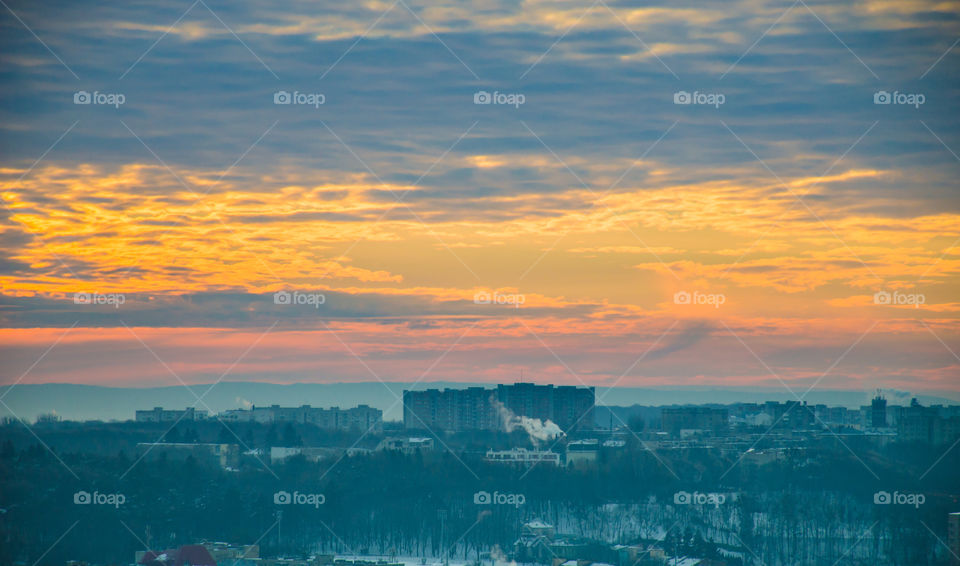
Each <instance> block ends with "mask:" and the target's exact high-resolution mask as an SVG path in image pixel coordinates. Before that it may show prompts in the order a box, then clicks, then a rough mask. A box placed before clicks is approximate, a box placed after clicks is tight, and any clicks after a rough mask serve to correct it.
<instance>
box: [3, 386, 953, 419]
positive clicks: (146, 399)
mask: <svg viewBox="0 0 960 566" xmlns="http://www.w3.org/2000/svg"><path fill="white" fill-rule="evenodd" d="M478 385H479V386H485V387H494V386H492V385H490V384H480V383H450V382H431V383H419V384H417V385H416V387H415V388H416V389H429V388H444V387H450V388H463V387H468V386H478ZM410 388H411V387H410V384H409V383H401V382H391V383H386V384H383V383H379V382H375V381H374V382H362V383H294V384H277V383H262V382H222V383H219V384H217V385H216V386H213V387H212V388H211V385H210V384H205V385H193V386H191V387H190V389H189V390H188V389H187V388H186V387H183V386H179V385H176V386H169V387H148V388H134V387H102V386H95V385H78V384H69V383H50V384H20V385H16V386H3V387H0V396H4V397H2V398H3V402H4V403H6V404H7V405H8V406H9V407H10V409H12V410H13V411H14V413H15V414H16V416H19V417H20V418H23V419H26V420H27V421H33V420H34V419H35V418H36V417H37V416H38V415H41V414H46V413H56V414H57V415H60V416H61V417H63V418H64V419H67V420H94V419H99V420H128V419H132V418H133V416H134V411H136V410H137V409H150V408H153V407H164V408H182V407H187V406H192V405H193V404H194V403H195V402H196V397H195V396H194V394H195V395H198V396H202V397H203V403H205V404H206V406H204V405H203V404H198V405H197V406H198V408H200V409H203V410H205V409H206V408H207V406H209V408H210V410H212V411H214V412H219V411H223V410H226V409H236V408H238V407H249V406H250V405H273V404H278V405H283V406H300V405H313V406H315V407H331V406H339V407H354V406H356V405H359V404H367V405H370V406H373V407H377V408H378V409H381V410H383V411H384V418H385V419H387V420H401V419H402V418H403V403H402V401H401V400H400V399H401V396H402V395H403V390H404V389H410ZM8 389H11V391H9V393H7V390H8ZM208 390H209V392H207V391H208ZM191 391H192V392H193V393H191ZM871 395H872V392H864V391H830V390H822V391H816V390H815V391H812V392H811V393H810V394H809V395H807V397H806V400H807V401H808V402H809V403H810V404H817V403H825V404H827V405H840V406H846V407H851V408H856V407H859V406H861V405H865V404H868V403H869V398H870V396H871ZM916 397H917V399H918V400H919V401H920V402H921V403H923V404H924V405H929V404H955V403H957V402H960V392H938V394H937V395H916ZM887 398H888V400H889V401H890V403H891V404H907V403H909V400H910V395H909V394H908V393H903V392H900V393H897V392H891V393H890V394H887ZM791 399H793V397H792V396H791V395H790V393H789V392H787V391H786V390H784V389H782V388H781V389H779V390H777V389H770V390H757V389H744V388H655V389H653V388H639V387H618V388H613V389H612V390H608V388H602V387H598V388H597V400H598V404H599V405H611V406H619V407H630V406H632V405H643V406H648V407H649V406H659V405H675V404H676V405H682V404H691V405H698V404H729V403H737V402H760V401H787V400H791ZM0 415H2V416H7V415H10V411H8V410H7V409H6V408H5V407H0ZM597 419H598V421H599V422H601V423H603V424H607V423H608V421H609V419H610V415H609V413H604V412H603V411H597Z"/></svg>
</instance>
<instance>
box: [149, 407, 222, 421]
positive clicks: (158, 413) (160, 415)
mask: <svg viewBox="0 0 960 566" xmlns="http://www.w3.org/2000/svg"><path fill="white" fill-rule="evenodd" d="M207 417H208V413H207V412H206V411H198V410H196V408H194V407H187V408H186V409H164V408H163V407H154V408H152V409H147V410H138V411H137V412H136V413H135V419H136V421H137V422H138V423H175V422H178V421H199V420H203V419H206V418H207Z"/></svg>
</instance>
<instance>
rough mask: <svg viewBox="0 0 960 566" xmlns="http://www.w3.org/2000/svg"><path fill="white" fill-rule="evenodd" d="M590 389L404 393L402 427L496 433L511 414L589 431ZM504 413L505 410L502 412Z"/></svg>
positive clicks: (549, 387)
mask: <svg viewBox="0 0 960 566" xmlns="http://www.w3.org/2000/svg"><path fill="white" fill-rule="evenodd" d="M595 402H596V392H595V390H594V388H593V387H575V386H565V385H560V386H555V385H537V384H534V383H515V384H513V385H503V384H501V385H498V386H497V388H496V389H487V388H484V387H468V388H466V389H443V390H440V389H427V390H424V391H404V392H403V424H404V427H406V428H408V429H416V430H433V431H436V432H440V431H465V430H491V431H492V430H501V429H503V428H504V426H505V423H506V418H505V417H507V416H509V414H510V413H512V414H513V415H516V416H523V417H530V418H534V419H540V420H541V421H544V422H546V421H553V422H554V423H555V424H556V425H557V426H558V427H560V429H561V430H563V431H565V432H569V431H571V430H574V429H577V428H587V429H590V428H593V427H594V422H593V408H594V404H595ZM504 409H506V410H504ZM507 411H509V412H507Z"/></svg>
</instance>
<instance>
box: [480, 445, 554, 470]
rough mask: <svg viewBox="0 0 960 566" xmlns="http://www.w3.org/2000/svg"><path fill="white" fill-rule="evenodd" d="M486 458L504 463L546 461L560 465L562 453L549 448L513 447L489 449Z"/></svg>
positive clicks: (528, 463) (537, 462)
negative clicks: (508, 448) (528, 448)
mask: <svg viewBox="0 0 960 566" xmlns="http://www.w3.org/2000/svg"><path fill="white" fill-rule="evenodd" d="M486 460H487V461H488V462H499V463H503V464H521V465H528V466H532V465H534V464H540V463H544V464H552V465H554V466H559V465H560V454H558V453H556V452H551V451H549V450H527V449H526V448H511V449H510V450H487V455H486Z"/></svg>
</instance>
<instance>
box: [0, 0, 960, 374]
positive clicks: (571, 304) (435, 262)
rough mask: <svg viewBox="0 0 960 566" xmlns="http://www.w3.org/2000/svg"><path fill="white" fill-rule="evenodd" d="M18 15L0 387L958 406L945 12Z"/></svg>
mask: <svg viewBox="0 0 960 566" xmlns="http://www.w3.org/2000/svg"><path fill="white" fill-rule="evenodd" d="M5 2H6V4H4V8H3V9H2V11H0V29H2V33H0V73H2V78H3V81H2V83H0V113H2V114H0V132H2V133H0V187H2V196H3V202H4V205H5V206H4V208H3V209H2V210H0V215H2V217H0V220H2V224H0V230H2V231H0V286H2V299H0V300H2V303H0V306H2V308H0V321H2V327H3V328H2V329H0V335H2V339H0V359H2V361H0V383H2V384H4V385H7V384H14V383H24V384H26V383H51V382H71V383H84V384H100V385H114V386H160V385H177V384H179V383H180V382H181V380H182V381H183V382H185V383H212V382H216V381H217V380H221V379H222V380H225V381H271V382H279V383H290V382H315V383H327V382H340V381H346V382H351V381H376V380H384V381H416V380H420V379H422V380H424V381H439V380H448V381H460V382H489V383H494V382H510V381H514V380H517V379H518V378H519V377H520V372H521V370H522V371H523V374H524V377H525V378H526V379H527V380H534V381H537V382H540V383H565V384H581V383H585V384H590V385H600V386H610V385H617V384H619V385H624V386H634V387H643V386H657V387H663V386H687V385H689V386H747V387H778V388H784V387H789V388H790V389H792V390H795V391H797V392H798V393H803V392H804V391H806V390H807V389H809V388H812V387H813V388H816V389H818V390H827V389H848V390H863V391H869V390H872V389H875V388H878V387H879V388H887V389H895V390H900V391H910V392H932V391H953V392H957V391H960V357H958V354H960V323H958V322H960V318H958V315H960V298H958V297H960V294H958V293H960V184H958V178H960V157H958V153H960V120H958V118H960V114H958V112H957V109H958V102H960V81H958V77H960V46H958V45H957V41H958V38H960V16H958V14H960V2H951V1H943V2H926V1H922V0H917V1H902V0H885V1H864V2H820V1H804V0H797V1H796V2H793V3H791V2H789V1H787V2H783V1H777V2H765V1H763V2H761V1H754V0H747V1H741V2H732V3H719V2H718V3H704V2H679V3H678V2H663V3H661V4H653V3H645V2H643V3H642V2H632V1H627V2H618V1H613V0H596V1H594V2H592V3H591V2H566V1H560V2H542V1H529V2H497V1H485V0H481V1H476V2H447V1H445V0H441V1H438V2H420V1H411V0H396V1H393V0H387V1H383V2H381V1H358V2H329V3H307V2H298V1H293V2H284V3H282V11H279V10H278V5H277V4H276V3H272V2H222V1H220V0H196V2H194V3H192V4H191V3H190V0H187V1H186V2H159V1H156V0H143V1H139V2H129V3H113V4H112V5H108V6H104V5H101V4H99V3H88V2H67V1H61V2H53V3H45V4H46V5H43V6H41V5H38V4H36V3H32V2H24V1H10V0H5ZM480 91H483V92H488V93H491V95H492V94H493V93H498V94H500V95H503V94H506V95H522V100H523V104H520V105H508V104H496V103H491V104H475V95H476V93H478V92H480ZM82 92H87V93H89V95H90V96H91V97H94V96H99V99H97V100H93V102H94V103H92V104H80V103H75V98H76V95H77V93H81V98H80V99H78V100H77V101H78V102H82V101H83V98H82ZM282 92H287V93H290V95H291V96H292V95H294V93H297V94H299V95H305V94H306V95H310V94H317V95H319V94H322V95H323V97H322V100H323V104H316V105H310V104H275V97H276V96H277V93H282ZM884 92H886V93H889V97H890V98H887V99H884V98H883V93H884ZM683 93H690V95H691V97H692V96H694V93H696V95H699V97H700V98H699V100H700V101H702V100H704V99H705V98H704V97H705V96H707V97H709V96H712V97H713V98H712V100H716V99H717V97H716V96H715V95H722V101H723V103H722V104H714V105H709V104H696V103H694V104H677V103H675V102H676V101H679V102H682V101H683V100H684V98H683ZM878 93H879V94H878ZM118 94H119V95H122V99H123V103H122V104H113V105H110V104H99V103H97V102H98V101H106V100H108V99H110V100H114V101H116V100H117V97H116V96H115V95H118ZM111 96H113V98H112V99H111V98H110V97H111ZM678 96H679V98H677V97H678ZM878 96H879V98H877V97H878ZM910 97H912V98H910ZM315 99H316V97H315ZM516 99H517V97H513V98H512V100H516ZM875 99H876V102H883V101H884V100H888V101H890V102H892V103H891V104H882V103H875ZM279 100H280V101H283V98H282V97H281V98H280V99H279ZM300 100H306V99H305V98H304V97H303V96H301V97H300ZM498 100H499V101H503V100H505V98H504V97H503V96H500V98H499V99H498ZM498 100H494V102H497V101H498ZM908 100H909V101H913V102H914V103H911V104H906V103H902V102H906V101H908ZM918 100H922V104H920V103H918V102H917V101H918ZM480 101H483V98H482V97H481V98H480ZM295 102H296V101H295ZM694 102H697V100H694ZM279 291H286V292H289V293H291V294H292V293H294V292H297V293H304V294H316V293H319V294H322V295H323V297H324V302H323V304H320V305H312V304H310V305H308V304H299V305H296V304H275V299H274V297H275V295H274V294H275V293H277V292H279ZM78 293H81V294H84V293H86V294H87V295H77V294H78ZM678 293H680V294H679V295H678ZM684 293H687V294H688V295H684ZM878 293H879V295H877V294H878ZM484 294H487V295H489V296H493V297H495V298H496V300H499V301H500V302H503V303H508V304H499V305H498V304H485V303H484V302H483V301H482V300H481V301H477V300H475V299H476V298H477V297H478V296H479V297H482V296H483V295H484ZM885 294H886V295H885ZM86 296H91V297H98V298H101V299H103V300H109V299H111V298H116V297H122V300H123V304H120V305H113V304H101V305H91V304H82V302H81V303H80V304H78V303H77V301H76V300H75V299H76V298H77V297H86ZM686 296H689V297H692V302H696V301H697V300H700V301H703V302H705V303H706V304H700V305H695V304H683V303H684V297H686ZM884 297H891V301H890V302H891V303H895V302H897V301H898V300H899V301H901V302H904V303H905V304H899V305H897V304H883V303H884V302H885V298H884ZM94 300H98V299H94ZM496 300H495V301H494V302H496ZM918 302H919V303H922V304H914V303H918ZM478 303H480V304H478ZM509 303H522V304H509ZM720 303H722V304H720Z"/></svg>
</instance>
